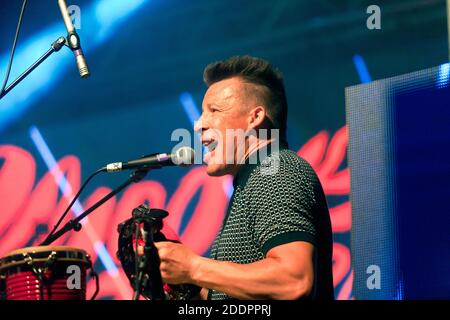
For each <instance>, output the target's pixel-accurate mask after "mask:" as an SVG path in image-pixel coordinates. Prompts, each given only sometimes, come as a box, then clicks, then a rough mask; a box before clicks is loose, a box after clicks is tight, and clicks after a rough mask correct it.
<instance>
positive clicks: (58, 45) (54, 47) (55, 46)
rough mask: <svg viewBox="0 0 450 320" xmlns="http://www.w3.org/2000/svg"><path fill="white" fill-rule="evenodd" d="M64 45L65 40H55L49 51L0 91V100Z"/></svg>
mask: <svg viewBox="0 0 450 320" xmlns="http://www.w3.org/2000/svg"><path fill="white" fill-rule="evenodd" d="M64 45H67V41H66V38H64V37H59V38H58V39H56V40H55V41H54V42H53V43H52V45H51V47H50V49H49V50H48V51H47V52H46V53H44V54H43V55H42V56H41V57H40V58H39V59H38V60H37V61H36V62H35V63H33V64H32V65H31V66H30V67H28V69H27V70H25V71H24V72H23V73H22V74H21V75H20V76H18V77H17V79H16V80H14V81H13V82H12V83H11V84H10V85H9V86H7V87H6V88H5V89H4V90H3V91H0V99H2V98H3V97H4V96H6V94H8V93H9V92H10V91H11V90H12V89H13V88H14V87H15V86H17V85H18V84H19V83H20V82H21V81H22V80H23V79H25V77H26V76H28V75H29V74H30V73H31V72H32V71H33V70H34V69H36V68H37V67H38V66H39V65H40V64H41V63H42V62H44V61H45V60H46V59H47V58H48V57H50V56H51V55H52V54H53V53H54V52H57V51H59V50H60V49H61V48H62V47H63V46H64Z"/></svg>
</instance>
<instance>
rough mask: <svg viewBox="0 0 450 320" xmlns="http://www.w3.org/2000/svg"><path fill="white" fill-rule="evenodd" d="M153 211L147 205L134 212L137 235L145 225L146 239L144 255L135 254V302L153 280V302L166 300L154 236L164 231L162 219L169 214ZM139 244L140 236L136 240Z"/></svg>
mask: <svg viewBox="0 0 450 320" xmlns="http://www.w3.org/2000/svg"><path fill="white" fill-rule="evenodd" d="M155 212H156V213H155V214H152V211H151V210H150V209H149V208H148V206H146V205H142V206H139V207H138V208H136V209H134V210H133V220H134V223H135V225H136V229H137V232H136V235H138V234H139V230H140V226H141V224H142V225H143V232H142V231H141V234H142V238H143V239H144V255H143V256H142V257H138V253H137V250H136V252H135V254H136V257H135V263H136V278H135V282H134V287H135V291H134V295H133V300H139V296H140V294H141V291H142V289H145V288H147V286H148V281H149V280H150V279H151V286H150V295H151V297H150V298H151V299H152V300H164V297H165V295H164V289H163V281H162V277H161V273H160V271H159V264H160V260H159V255H158V249H157V248H156V246H155V242H154V238H153V236H154V235H155V234H156V233H157V232H159V231H160V230H161V229H162V226H163V222H162V219H163V218H164V217H166V216H167V213H165V214H164V215H161V213H162V211H155ZM135 241H136V244H137V243H138V236H137V237H136V239H135Z"/></svg>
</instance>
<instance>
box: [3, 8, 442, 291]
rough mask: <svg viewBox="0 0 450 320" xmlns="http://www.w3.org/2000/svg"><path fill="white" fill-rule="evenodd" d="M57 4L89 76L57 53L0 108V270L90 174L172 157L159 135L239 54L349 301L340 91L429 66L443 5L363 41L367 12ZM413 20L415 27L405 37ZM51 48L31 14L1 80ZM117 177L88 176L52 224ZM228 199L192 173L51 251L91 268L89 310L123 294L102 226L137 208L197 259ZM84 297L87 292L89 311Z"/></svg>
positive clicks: (132, 193) (170, 171)
mask: <svg viewBox="0 0 450 320" xmlns="http://www.w3.org/2000/svg"><path fill="white" fill-rule="evenodd" d="M399 2H402V1H399ZM69 4H74V5H75V6H74V7H72V10H73V11H72V13H73V14H74V16H73V17H74V22H75V23H76V25H77V28H79V29H78V32H79V34H80V37H81V41H82V44H83V47H84V51H85V53H86V57H87V61H88V64H89V66H90V69H91V73H92V75H91V77H90V78H88V79H86V80H82V79H80V78H79V77H78V74H77V70H76V67H75V63H74V59H73V57H72V54H71V52H70V51H69V50H68V49H67V48H63V49H62V50H61V51H60V52H58V53H55V54H54V55H53V56H51V57H50V58H49V59H48V60H47V61H45V62H44V63H43V64H42V65H41V66H40V67H39V68H38V69H37V70H36V71H35V72H33V74H31V75H30V76H29V77H28V78H27V79H26V80H25V81H23V83H21V84H20V85H19V86H18V87H17V88H15V89H14V90H13V91H12V92H11V93H10V94H8V95H7V96H6V97H5V98H4V99H3V100H1V101H0V256H3V255H5V254H7V253H8V252H9V251H11V250H14V249H17V248H22V247H26V246H32V245H35V244H37V243H39V242H40V241H42V239H43V237H44V236H45V234H46V233H47V232H48V231H49V229H51V228H52V226H53V225H54V224H55V223H56V221H57V219H58V218H59V216H60V215H61V214H62V212H63V211H64V209H65V208H66V206H67V204H68V202H69V201H70V199H71V198H72V197H73V195H74V193H75V192H76V191H77V190H78V188H79V187H80V184H81V183H82V182H83V181H84V180H85V179H86V178H87V177H88V175H89V174H91V173H92V172H93V171H95V170H96V169H98V168H100V167H102V166H104V165H105V164H106V163H109V162H114V161H125V160H128V159H134V158H136V157H139V156H141V155H143V154H148V153H153V152H167V151H170V150H171V149H172V147H173V146H174V145H175V144H176V143H177V142H178V141H172V136H171V135H172V132H173V131H174V130H175V129H179V128H186V129H188V130H190V132H191V133H192V126H193V123H194V121H195V120H196V119H197V118H198V116H199V112H200V109H201V107H200V106H201V102H202V96H203V94H204V92H205V89H206V88H205V86H204V84H203V83H202V70H203V68H204V67H205V65H206V64H208V63H209V62H212V61H216V60H219V59H223V58H226V57H229V56H232V55H238V54H251V55H255V56H259V57H263V58H266V59H268V60H270V61H271V62H272V63H273V64H274V65H276V66H277V67H278V68H279V69H280V70H281V71H282V72H283V73H284V76H285V82H286V89H287V95H288V101H289V121H288V139H289V143H290V146H291V148H292V149H294V150H295V151H297V152H298V154H299V155H300V156H302V157H304V158H305V159H306V160H307V161H309V163H311V165H312V166H313V167H314V169H315V170H316V171H317V173H318V175H319V178H320V180H321V182H322V184H323V186H324V189H325V193H326V195H327V200H328V204H329V207H330V213H331V220H332V226H333V235H334V248H333V249H334V253H333V272H334V284H335V288H336V297H337V298H338V299H351V298H352V297H353V296H352V281H353V273H352V268H351V259H350V249H349V246H350V229H351V224H352V221H351V205H350V202H349V189H350V180H349V179H350V178H349V171H348V168H347V162H346V161H347V160H346V150H347V129H346V127H345V112H344V110H345V108H344V88H345V87H346V86H349V85H353V84H358V83H360V82H367V81H370V80H371V77H373V78H384V77H387V76H390V75H394V74H400V73H405V72H408V71H413V70H417V69H420V68H424V67H426V66H430V65H437V64H439V63H441V62H443V61H444V59H445V57H446V50H445V49H446V47H445V44H443V39H444V40H445V37H446V33H445V17H444V16H442V15H441V13H440V12H441V9H442V6H443V7H444V8H445V3H444V5H442V4H440V3H439V4H432V5H429V6H427V7H425V8H423V7H419V9H420V10H419V11H414V10H412V9H411V10H410V9H409V7H408V6H406V7H405V6H402V5H401V4H399V5H398V7H397V5H396V6H394V5H386V7H385V9H383V10H385V11H384V12H385V13H386V14H387V15H388V17H391V18H392V17H395V18H396V19H398V21H404V22H405V23H403V24H402V23H399V24H398V25H397V24H392V23H391V24H389V23H386V25H385V26H384V25H383V26H384V29H382V31H380V30H378V31H376V32H373V31H371V30H368V29H367V26H366V19H367V17H368V16H367V14H366V8H367V6H366V5H364V4H362V3H359V4H358V5H355V4H352V3H351V2H347V1H342V3H341V2H340V4H339V5H338V4H336V5H330V4H329V3H327V2H326V1H323V2H317V3H316V2H314V3H313V2H311V1H280V2H278V1H276V2H275V1H274V2H271V1H256V0H252V1H244V2H241V1H239V2H235V1H233V2H232V1H200V0H196V1H189V3H186V2H185V1H183V2H182V1H150V0H148V1H146V0H127V1H122V0H80V1H74V2H73V3H70V2H69ZM382 4H383V1H381V3H380V5H382ZM19 8H20V3H19V1H14V2H8V3H5V4H2V6H1V7H0V10H1V11H0V13H1V19H0V21H1V28H0V75H1V78H0V79H2V80H3V76H4V74H5V72H6V65H7V61H8V58H9V51H10V46H11V43H12V37H13V34H14V31H15V24H16V21H17V17H18V13H19ZM382 8H383V6H382ZM424 12H425V13H428V15H426V14H424ZM444 12H445V10H444ZM418 16H420V17H422V18H423V19H425V20H424V23H422V24H421V23H417V22H416V21H417V19H416V18H417V17H418ZM402 27H403V28H404V29H402ZM441 29H442V30H441ZM377 32H378V33H377ZM65 34H66V31H65V28H64V25H63V23H62V21H61V18H60V12H59V9H58V7H57V5H56V4H55V3H54V1H50V0H45V1H39V3H37V2H30V3H29V4H28V7H27V10H26V13H25V17H24V24H23V28H22V33H21V36H20V38H19V43H18V47H17V50H16V55H15V59H14V64H13V68H12V72H11V77H10V79H11V80H12V79H14V78H15V77H16V76H18V75H19V74H20V72H21V71H23V70H24V69H25V68H26V67H27V66H29V65H30V64H31V63H33V62H34V61H35V60H36V59H37V58H38V57H39V56H40V55H41V54H43V53H44V52H45V51H46V50H47V49H48V48H49V46H50V44H51V43H52V42H53V41H54V40H56V39H57V38H58V37H59V36H61V35H65ZM399 38H401V39H402V43H401V46H400V44H399V43H400V42H399V41H398V39H399ZM425 39H427V40H426V41H425ZM375 48H376V50H375ZM404 52H410V59H408V60H406V59H404V57H403V53H404ZM366 62H367V65H368V66H369V67H367V66H366ZM370 71H372V72H370ZM127 176H128V173H125V172H124V173H115V174H103V175H100V176H97V177H96V178H95V179H94V180H93V181H92V182H91V183H90V184H89V186H88V187H87V188H86V190H85V191H84V192H83V194H82V195H81V198H80V202H78V203H76V205H75V206H74V210H73V211H71V212H70V214H69V216H70V217H68V218H67V219H66V221H67V220H68V219H69V218H73V217H74V216H76V215H78V214H80V212H82V211H83V210H84V209H86V208H87V207H89V206H90V205H92V204H93V203H94V202H95V201H96V200H98V199H99V198H101V197H102V196H103V195H105V194H106V193H108V192H109V191H110V190H111V189H112V188H113V187H115V186H117V185H118V184H120V183H121V182H122V181H124V180H125V179H126V178H127ZM231 188H232V185H231V180H230V178H229V177H222V178H211V177H208V176H207V175H206V173H205V169H204V167H203V166H198V167H192V168H188V169H185V168H164V169H161V170H156V171H152V172H150V173H149V175H148V176H147V178H146V179H144V180H143V181H142V182H139V183H137V184H135V185H132V186H131V187H129V188H128V189H127V190H125V191H124V192H123V193H121V194H119V195H118V196H116V197H114V198H112V199H111V200H110V201H108V202H107V203H106V204H104V205H103V206H102V207H100V208H99V209H98V210H96V211H95V212H94V213H93V214H92V215H90V216H89V217H88V219H86V220H85V222H84V223H83V229H82V230H81V231H80V232H78V233H76V232H72V233H70V234H67V235H66V236H65V237H63V238H62V239H60V240H59V241H58V242H56V243H55V244H60V245H62V244H63V245H68V246H74V247H78V248H82V249H84V250H86V251H87V252H88V253H89V254H90V255H91V257H92V260H93V261H94V263H95V268H96V270H97V271H98V272H99V273H100V286H101V289H100V294H99V298H102V299H130V298H131V297H132V291H131V288H130V285H129V283H128V280H127V278H126V276H125V274H124V272H123V271H122V269H121V268H120V263H119V261H118V260H117V258H116V257H115V253H116V251H117V238H118V234H117V231H116V229H117V225H118V224H119V223H120V222H121V221H123V220H125V219H127V218H129V217H130V216H131V210H132V209H133V208H134V207H136V206H138V205H140V204H142V203H144V202H147V203H149V205H150V206H151V207H154V208H163V209H166V210H167V211H169V213H170V215H169V217H168V218H167V219H166V225H165V230H166V232H171V233H173V234H176V235H177V236H178V237H179V238H180V240H181V241H182V242H183V243H185V244H186V245H187V246H189V247H190V248H192V249H193V250H194V251H195V252H197V253H199V254H202V255H205V256H207V255H208V253H209V248H210V245H211V242H212V241H213V239H214V237H215V235H216V233H217V232H218V230H219V227H220V225H221V223H222V219H223V217H224V213H225V210H226V207H227V204H228V201H229V197H230V195H231V193H232V189H231ZM93 289H94V284H93V281H90V282H89V285H88V296H89V293H91V292H92V291H93Z"/></svg>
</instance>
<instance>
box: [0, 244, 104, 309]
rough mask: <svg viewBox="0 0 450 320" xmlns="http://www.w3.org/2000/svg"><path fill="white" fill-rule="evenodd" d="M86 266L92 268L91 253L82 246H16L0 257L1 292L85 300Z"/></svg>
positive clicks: (15, 297)
mask: <svg viewBox="0 0 450 320" xmlns="http://www.w3.org/2000/svg"><path fill="white" fill-rule="evenodd" d="M89 269H91V271H92V263H91V260H90V257H89V255H88V254H87V253H86V252H85V251H84V250H81V249H76V248H71V247H66V246H42V247H28V248H22V249H19V250H15V251H12V252H10V253H9V254H7V255H6V256H5V257H3V258H1V259H0V279H2V282H3V287H4V289H3V290H4V291H3V295H4V298H6V300H86V273H87V270H89ZM97 280H98V279H97ZM97 284H98V281H97ZM97 291H98V288H97Z"/></svg>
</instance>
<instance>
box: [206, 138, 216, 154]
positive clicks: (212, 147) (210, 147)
mask: <svg viewBox="0 0 450 320" xmlns="http://www.w3.org/2000/svg"><path fill="white" fill-rule="evenodd" d="M218 144H219V143H218V142H217V141H215V140H209V141H205V142H203V145H204V146H205V147H206V148H207V149H208V152H212V151H214V150H215V149H216V148H217V146H218Z"/></svg>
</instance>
